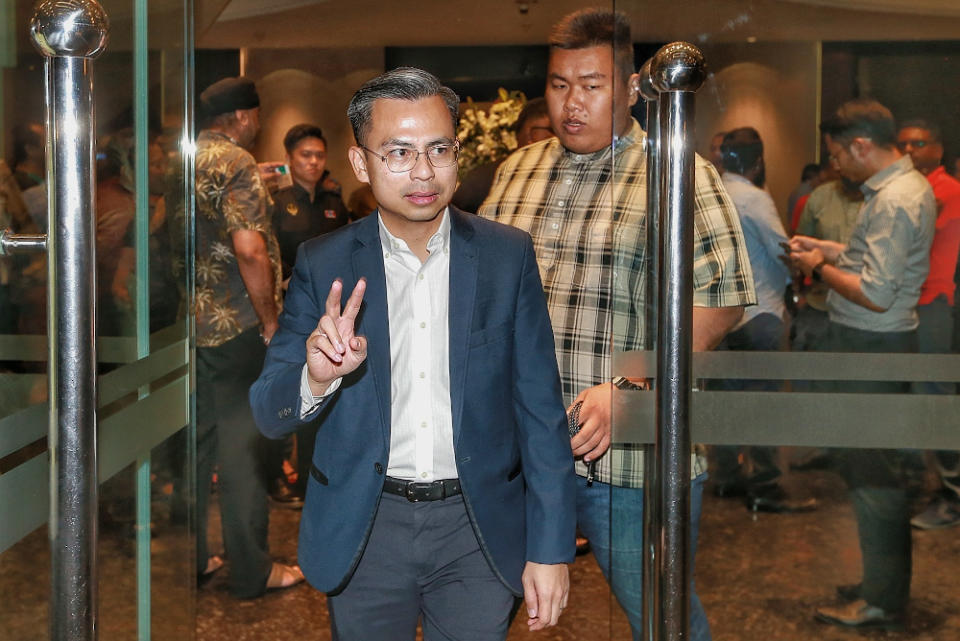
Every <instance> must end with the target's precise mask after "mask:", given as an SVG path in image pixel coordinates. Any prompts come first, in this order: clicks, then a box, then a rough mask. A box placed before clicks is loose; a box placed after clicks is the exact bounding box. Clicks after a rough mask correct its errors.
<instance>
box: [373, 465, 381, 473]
mask: <svg viewBox="0 0 960 641" xmlns="http://www.w3.org/2000/svg"><path fill="white" fill-rule="evenodd" d="M373 469H374V470H375V471H376V473H377V474H383V466H382V465H380V463H374V464H373Z"/></svg>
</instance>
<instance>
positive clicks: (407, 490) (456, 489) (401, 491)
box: [383, 476, 462, 503]
mask: <svg viewBox="0 0 960 641" xmlns="http://www.w3.org/2000/svg"><path fill="white" fill-rule="evenodd" d="M383 491H384V492H389V493H390V494H396V495H397V496H402V497H404V498H405V499H407V500H408V501H410V502H411V503H417V502H419V501H442V500H443V499H445V498H447V497H449V496H456V495H457V494H460V493H461V492H462V490H461V489H460V479H444V480H442V481H433V482H432V483H420V482H417V481H404V480H403V479H395V478H393V477H392V476H388V477H386V478H385V479H384V481H383Z"/></svg>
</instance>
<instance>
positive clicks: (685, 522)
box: [650, 42, 705, 641]
mask: <svg viewBox="0 0 960 641" xmlns="http://www.w3.org/2000/svg"><path fill="white" fill-rule="evenodd" d="M650 75H651V77H652V78H653V86H654V87H655V88H656V89H658V90H659V91H660V141H661V155H662V162H663V164H662V167H663V174H662V177H661V186H662V191H661V199H660V211H661V220H662V221H663V222H662V225H661V230H662V231H661V233H662V235H663V241H662V252H663V253H662V258H661V260H662V262H661V272H660V273H661V276H660V291H659V306H658V309H659V323H658V327H659V330H660V331H659V333H658V336H657V391H656V417H657V454H658V458H659V462H660V466H659V473H660V481H661V483H660V488H659V489H660V492H659V510H660V516H661V517H662V522H661V528H660V532H659V536H657V538H656V540H657V541H658V543H659V545H660V549H659V550H658V554H659V559H658V570H659V572H658V574H659V577H658V578H659V583H660V592H659V596H660V616H659V622H658V623H659V626H660V630H659V632H660V637H659V638H660V639H663V640H664V641H681V640H686V639H689V636H690V593H689V592H690V547H689V544H690V448H691V443H690V397H691V382H692V375H691V350H692V334H693V331H692V330H693V277H692V267H693V204H694V167H693V160H694V152H693V144H692V143H693V141H692V138H693V136H692V135H691V131H692V127H691V126H690V123H691V122H692V119H693V116H694V110H693V108H694V92H695V91H696V90H697V89H699V88H700V85H701V84H703V81H704V77H705V73H704V63H703V55H702V54H701V53H700V50H699V49H697V48H696V47H694V46H693V45H691V44H688V43H685V42H674V43H671V44H668V45H666V46H664V47H663V48H662V49H660V51H658V52H657V53H656V55H655V56H654V57H653V62H652V63H651V74H650Z"/></svg>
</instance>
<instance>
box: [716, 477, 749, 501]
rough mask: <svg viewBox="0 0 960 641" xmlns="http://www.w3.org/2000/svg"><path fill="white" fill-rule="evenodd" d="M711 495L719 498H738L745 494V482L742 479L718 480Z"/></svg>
mask: <svg viewBox="0 0 960 641" xmlns="http://www.w3.org/2000/svg"><path fill="white" fill-rule="evenodd" d="M713 495H714V496H716V497H717V498H721V499H730V498H738V497H741V496H746V495H747V482H746V481H744V480H743V479H734V480H732V481H719V482H718V483H717V484H716V485H714V486H713Z"/></svg>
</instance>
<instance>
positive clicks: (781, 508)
mask: <svg viewBox="0 0 960 641" xmlns="http://www.w3.org/2000/svg"><path fill="white" fill-rule="evenodd" d="M744 503H745V505H746V507H747V510H749V511H750V512H770V513H772V514H798V513H800V512H813V511H814V510H816V509H817V499H806V500H805V501H791V500H789V499H786V498H783V499H776V498H770V497H766V496H752V495H750V496H747V499H746V501H745V502H744Z"/></svg>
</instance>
